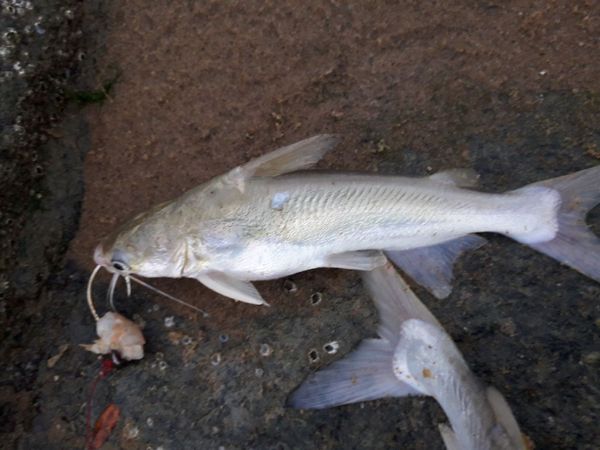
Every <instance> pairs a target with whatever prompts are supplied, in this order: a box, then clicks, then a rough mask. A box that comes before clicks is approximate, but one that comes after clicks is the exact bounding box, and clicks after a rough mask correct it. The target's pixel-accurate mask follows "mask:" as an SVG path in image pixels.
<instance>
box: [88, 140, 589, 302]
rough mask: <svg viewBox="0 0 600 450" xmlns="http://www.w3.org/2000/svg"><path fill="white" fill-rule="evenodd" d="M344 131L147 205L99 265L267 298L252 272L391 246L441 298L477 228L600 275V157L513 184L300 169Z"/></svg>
mask: <svg viewBox="0 0 600 450" xmlns="http://www.w3.org/2000/svg"><path fill="white" fill-rule="evenodd" d="M335 141H336V140H335V138H334V137H333V136H329V135H320V136H315V137H313V138H309V139H306V140H304V141H301V142H298V143H296V144H292V145H290V146H288V147H284V148H281V149H279V150H276V151H274V152H272V153H268V154H266V155H264V156H262V157H259V158H257V159H255V160H251V161H250V162H248V163H247V164H245V165H243V166H239V167H237V168H235V169H233V170H231V171H230V172H228V173H227V174H225V175H222V176H220V177H217V178H215V179H213V180H210V181H209V182H207V183H205V184H203V185H201V186H199V187H197V188H194V189H192V190H190V191H188V192H186V193H185V194H183V195H182V196H181V197H179V198H177V199H175V200H173V201H172V202H167V203H165V204H162V205H159V206H157V207H155V208H153V209H152V210H150V211H148V212H146V213H143V214H140V215H139V216H137V217H135V218H134V219H133V220H132V221H130V222H128V223H126V224H124V225H123V226H122V227H121V228H119V229H118V230H117V231H116V232H115V233H113V234H112V235H111V236H109V238H107V239H106V240H105V241H104V242H103V243H102V244H100V245H99V246H98V248H97V249H96V252H95V260H96V262H97V264H99V265H102V266H104V267H106V268H107V269H108V270H110V271H113V272H115V271H116V272H117V273H119V274H122V275H124V276H127V275H128V274H133V273H136V274H139V275H142V276H147V277H160V276H163V277H190V278H196V279H197V280H199V281H200V282H202V283H203V284H205V285H206V286H208V287H209V288H211V289H213V290H215V291H217V292H219V293H221V294H223V295H225V296H228V297H231V298H233V299H236V300H241V301H245V302H248V303H254V304H263V303H265V302H264V300H263V299H262V297H261V296H260V294H259V293H258V292H257V291H256V289H255V288H254V286H253V285H252V284H251V283H250V281H252V280H265V279H273V278H279V277H282V276H286V275H290V274H293V273H296V272H300V271H304V270H308V269H313V268H317V267H337V268H345V269H356V270H371V269H373V268H375V267H378V266H380V265H382V264H383V263H384V262H385V257H384V256H383V254H382V253H381V251H385V252H386V253H387V255H388V256H389V257H390V258H391V259H392V260H393V261H394V262H395V263H396V264H397V265H398V266H399V267H400V268H402V269H403V270H404V271H406V272H407V273H408V274H409V275H410V276H411V277H412V278H413V279H415V281H417V282H419V283H420V284H422V285H424V286H425V287H427V288H428V289H429V290H430V291H432V292H433V293H434V294H435V295H436V296H437V297H440V298H442V297H445V296H447V295H448V294H449V293H450V290H451V281H452V264H453V262H454V260H455V259H456V258H457V257H458V256H459V255H460V254H461V253H462V252H463V251H465V250H468V249H473V248H476V247H478V246H480V245H481V244H482V243H483V242H484V240H483V239H482V238H480V237H477V236H475V235H473V234H471V233H475V232H497V233H502V234H505V235H507V236H510V237H512V238H514V239H516V240H518V241H520V242H523V243H526V244H528V245H530V246H532V247H534V248H536V249H538V250H540V251H543V252H545V253H547V254H549V255H551V256H553V257H554V258H556V259H558V260H560V261H562V262H564V263H566V264H569V265H571V266H572V267H574V268H576V269H577V270H579V271H581V272H583V273H585V274H587V275H588V276H590V277H592V278H595V279H600V252H599V251H598V249H600V243H599V240H598V238H597V237H596V236H594V235H593V234H592V233H591V232H590V231H589V230H587V228H586V226H585V223H584V222H583V221H582V218H584V217H585V214H586V212H587V211H588V210H589V209H590V208H591V207H593V206H594V205H595V204H596V203H598V201H600V187H599V186H598V179H600V167H595V168H592V169H587V170H584V171H581V172H577V173H575V174H571V175H567V176H565V177H561V178H557V179H553V180H549V181H546V182H542V183H537V184H534V185H530V186H526V187H525V188H522V189H519V190H516V191H512V192H509V193H505V194H487V193H481V192H477V191H473V190H471V189H465V187H472V186H473V184H474V182H475V181H476V178H477V176H476V174H474V173H473V172H472V171H469V170H453V171H446V172H441V173H438V174H435V175H433V176H430V177H424V178H406V177H393V176H379V175H368V174H365V175H356V174H343V173H318V172H313V173H291V172H295V171H298V170H303V169H307V168H310V167H312V166H313V165H314V164H315V163H316V162H317V161H318V160H319V159H320V158H321V157H322V156H323V155H324V154H325V153H326V152H327V151H328V150H329V149H330V148H331V147H332V146H333V145H334V143H335ZM582 216H583V217H582ZM590 255H591V256H590Z"/></svg>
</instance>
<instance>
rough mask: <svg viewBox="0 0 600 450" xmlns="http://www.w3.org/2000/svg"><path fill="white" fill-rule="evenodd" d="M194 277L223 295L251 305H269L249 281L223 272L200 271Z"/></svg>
mask: <svg viewBox="0 0 600 450" xmlns="http://www.w3.org/2000/svg"><path fill="white" fill-rule="evenodd" d="M194 278H196V279H197V280H198V281H199V282H200V283H202V284H203V285H205V286H206V287H207V288H209V289H212V290H213V291H215V292H218V293H219V294H221V295H224V296H225V297H229V298H232V299H234V300H239V301H240V302H245V303H251V304H253V305H266V306H268V305H269V304H268V303H267V302H266V301H265V300H264V299H263V298H262V296H261V295H260V294H259V293H258V291H257V290H256V288H255V287H254V285H253V284H252V283H250V282H249V281H242V280H238V279H236V278H233V277H231V276H229V275H227V274H225V273H223V272H207V273H202V274H199V275H196V276H195V277H194Z"/></svg>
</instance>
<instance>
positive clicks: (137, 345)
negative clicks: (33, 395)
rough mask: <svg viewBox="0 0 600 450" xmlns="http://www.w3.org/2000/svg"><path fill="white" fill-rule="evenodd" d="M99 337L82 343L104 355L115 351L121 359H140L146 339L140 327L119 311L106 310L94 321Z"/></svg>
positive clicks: (142, 355)
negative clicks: (91, 342)
mask: <svg viewBox="0 0 600 450" xmlns="http://www.w3.org/2000/svg"><path fill="white" fill-rule="evenodd" d="M96 333H97V334H98V336H99V337H100V339H97V340H96V341H95V342H94V343H93V344H82V345H81V346H82V347H83V348H85V349H86V350H88V351H90V352H93V353H98V354H100V355H106V354H108V353H110V352H112V351H115V352H117V353H118V354H119V356H121V357H122V358H123V359H126V360H132V359H142V358H143V357H144V344H145V343H146V340H145V339H144V335H143V334H142V331H141V330H140V327H139V326H138V325H137V324H135V323H134V322H132V321H131V320H129V319H127V318H126V317H124V316H122V315H121V314H119V313H115V312H108V313H106V314H105V315H104V316H102V317H101V318H100V319H99V320H98V321H97V322H96Z"/></svg>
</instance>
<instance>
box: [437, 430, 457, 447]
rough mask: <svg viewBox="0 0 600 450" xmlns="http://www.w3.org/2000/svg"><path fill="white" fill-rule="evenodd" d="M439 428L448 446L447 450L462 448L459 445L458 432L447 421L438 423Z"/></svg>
mask: <svg viewBox="0 0 600 450" xmlns="http://www.w3.org/2000/svg"><path fill="white" fill-rule="evenodd" d="M438 429H439V430H440V434H441V435H442V439H443V441H444V445H445V446H446V450H460V447H459V445H458V441H457V440H456V434H454V431H452V428H450V427H449V426H448V425H446V424H445V423H440V424H439V425H438Z"/></svg>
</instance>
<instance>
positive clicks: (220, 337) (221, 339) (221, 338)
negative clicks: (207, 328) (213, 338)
mask: <svg viewBox="0 0 600 450" xmlns="http://www.w3.org/2000/svg"><path fill="white" fill-rule="evenodd" d="M228 340H229V336H227V335H226V334H221V335H220V336H219V342H221V344H224V343H225V342H227V341H228Z"/></svg>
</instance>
